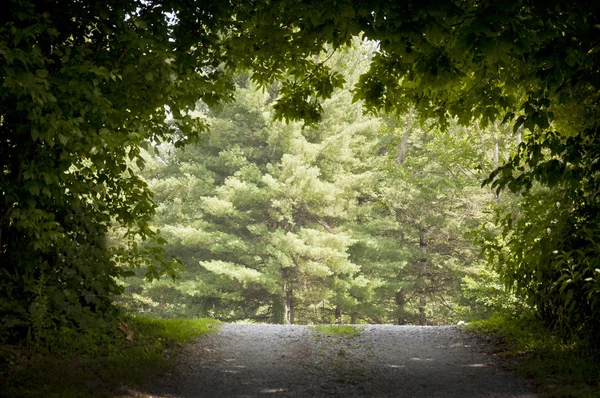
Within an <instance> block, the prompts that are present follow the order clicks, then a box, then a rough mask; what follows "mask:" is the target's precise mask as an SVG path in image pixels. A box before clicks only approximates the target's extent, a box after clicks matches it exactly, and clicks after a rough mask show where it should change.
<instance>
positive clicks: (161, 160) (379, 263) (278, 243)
mask: <svg viewBox="0 0 600 398" xmlns="http://www.w3.org/2000/svg"><path fill="white" fill-rule="evenodd" d="M370 51H372V49H370V48H369V46H368V45H365V44H363V43H356V47H354V48H352V49H351V50H348V51H339V52H338V53H336V54H334V55H333V56H332V57H330V58H329V60H328V62H331V63H332V64H333V65H335V66H336V67H337V68H340V69H341V68H348V69H347V70H345V71H341V72H340V73H342V72H343V76H344V78H345V80H346V81H347V85H346V86H345V87H344V88H342V89H337V90H335V91H334V93H333V94H332V98H331V99H330V100H327V101H324V102H323V113H322V120H321V123H320V126H319V128H318V129H315V128H311V127H306V126H305V127H304V128H301V127H300V125H299V124H288V125H284V124H282V123H280V122H277V121H273V120H272V119H271V118H270V116H271V109H270V106H269V105H270V103H271V101H272V93H271V92H269V90H268V91H267V92H262V93H261V92H260V91H257V90H256V89H255V87H254V86H253V84H252V83H251V79H250V78H249V76H248V75H241V76H239V77H238V78H236V83H237V84H238V85H239V88H238V93H237V94H238V95H237V98H236V100H235V101H234V102H232V103H230V104H228V105H226V106H222V107H213V108H209V109H206V110H204V112H205V113H206V115H207V120H209V122H210V123H211V130H210V132H207V133H204V134H202V139H203V142H204V144H203V145H202V146H188V147H186V148H185V149H183V150H180V149H176V148H172V147H171V146H168V145H163V146H161V147H160V148H159V153H158V154H156V153H154V154H150V153H149V154H147V157H146V168H145V169H144V170H143V171H141V175H142V176H143V177H144V178H145V179H146V181H147V182H148V184H149V186H150V187H151V189H152V190H153V191H154V192H155V199H156V203H157V214H156V217H155V219H154V226H155V227H157V228H159V229H160V231H161V233H162V235H163V236H164V237H165V238H166V239H167V240H168V241H169V242H170V243H169V244H168V245H167V246H166V249H167V251H168V253H169V254H172V255H175V256H177V257H179V258H180V259H181V260H182V263H183V264H184V265H185V267H186V269H185V270H184V271H182V272H181V278H180V279H179V280H175V281H171V280H160V281H154V282H152V283H150V284H146V283H143V282H142V281H140V280H129V281H126V282H124V284H125V286H126V294H125V295H124V296H123V297H122V298H121V299H120V300H119V302H120V303H121V304H122V305H123V306H125V307H126V308H127V309H128V310H130V311H134V312H136V313H142V314H148V315H152V316H160V317H174V316H175V317H177V316H214V317H217V318H218V319H221V320H224V321H236V320H241V319H243V320H250V321H254V322H256V321H259V322H260V321H262V322H265V321H269V322H282V321H283V320H284V312H285V306H286V305H288V307H289V305H290V304H293V306H294V310H295V321H296V322H300V323H333V322H340V321H350V322H351V323H358V322H375V323H391V322H394V323H396V322H407V323H416V322H418V321H419V320H418V316H416V313H417V312H418V310H419V309H418V306H419V303H418V302H419V295H420V290H419V289H420V288H419V278H420V277H421V276H420V274H419V272H420V271H419V264H420V263H419V261H420V259H421V258H422V254H421V252H420V248H419V244H420V243H419V242H420V235H419V234H420V231H421V227H424V228H425V229H426V230H427V235H428V238H427V243H428V252H427V258H428V259H429V261H430V262H431V266H430V267H429V269H428V270H427V272H426V273H425V275H423V278H425V279H426V280H427V289H426V294H427V297H428V305H427V308H426V311H427V315H428V317H429V320H430V322H431V323H433V324H444V323H448V322H450V323H453V322H455V321H456V320H458V319H459V318H460V319H462V318H463V317H464V313H465V312H466V311H469V310H475V311H477V309H476V307H475V306H472V308H471V309H469V308H467V307H466V305H467V304H468V303H466V302H465V300H461V299H460V298H461V285H460V283H461V282H460V281H461V278H462V277H463V276H464V275H467V274H472V273H473V272H474V269H476V268H477V267H479V266H481V264H479V263H477V259H476V255H477V250H476V248H475V247H474V246H473V244H472V242H471V239H470V238H469V237H468V236H466V234H465V232H466V231H467V230H468V229H470V228H473V227H474V226H475V225H477V224H478V223H480V221H481V219H483V218H484V217H485V216H484V215H483V208H485V207H486V206H487V205H486V204H485V203H487V202H488V201H490V200H492V199H493V195H491V194H490V193H489V192H488V191H487V190H482V189H481V188H480V187H479V184H480V178H481V175H483V171H482V170H481V169H482V168H483V167H488V169H491V168H492V166H489V165H488V166H485V162H487V158H486V156H485V155H484V152H486V151H489V150H490V142H489V141H491V140H488V142H487V143H486V144H485V145H484V143H482V142H481V141H482V140H483V141H485V140H484V138H483V137H478V136H476V135H477V134H487V131H485V132H481V131H479V133H477V131H476V129H474V128H472V129H470V132H464V133H463V134H464V135H463V136H462V137H460V138H457V137H458V136H459V135H458V133H459V132H461V131H460V130H461V127H460V126H458V125H456V123H454V124H453V125H452V126H451V127H450V128H449V131H446V132H444V131H439V129H437V128H436V127H435V125H434V124H431V125H429V126H427V127H425V128H420V127H419V125H418V123H417V121H416V117H415V116H414V115H408V116H407V117H406V118H404V119H399V120H396V117H394V116H390V117H389V118H387V119H386V118H384V117H374V116H370V117H365V116H364V115H362V112H361V109H360V104H354V105H351V104H350V101H349V98H350V97H351V93H350V87H352V83H353V81H354V80H355V79H356V78H357V76H358V74H359V73H360V70H361V68H363V69H364V65H365V61H364V60H365V59H368V55H369V52H370ZM275 89H276V86H275V87H271V89H270V90H275ZM387 125H389V126H387ZM406 137H409V138H407V139H406V140H405V138H406ZM502 138H505V137H502ZM506 141H507V142H506V143H505V144H504V145H502V146H501V150H502V151H508V150H510V148H511V142H512V140H510V137H507V138H506ZM401 142H404V144H402V145H404V147H403V148H404V149H403V151H404V153H403V156H404V158H405V159H404V160H403V162H402V165H401V167H399V166H398V163H397V155H398V153H399V146H400V143H401ZM424 204H428V205H426V206H425V205H424ZM288 287H290V288H291V289H292V290H293V294H292V295H291V297H290V296H287V295H286V294H284V289H287V288H288ZM399 291H402V292H403V294H404V295H405V304H406V307H405V308H404V310H405V311H404V312H405V313H404V314H403V315H402V316H400V314H399V310H398V307H399V305H398V303H397V294H398V292H399ZM286 300H289V302H288V303H286ZM470 300H471V301H473V300H475V299H474V298H470ZM400 318H403V319H402V320H401V321H399V319H400ZM288 321H289V319H288Z"/></svg>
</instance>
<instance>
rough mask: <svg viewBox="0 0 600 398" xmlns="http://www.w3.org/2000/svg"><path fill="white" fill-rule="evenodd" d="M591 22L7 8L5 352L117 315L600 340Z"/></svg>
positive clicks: (583, 12)
mask: <svg viewBox="0 0 600 398" xmlns="http://www.w3.org/2000/svg"><path fill="white" fill-rule="evenodd" d="M599 7H600V4H596V3H595V2H585V3H581V4H575V3H574V2H567V1H564V0H554V1H546V2H536V1H525V0H514V1H504V2H502V4H499V3H498V2H496V1H479V2H470V1H457V0H438V1H433V2H421V1H404V2H385V1H384V2H381V1H375V2H355V1H349V0H348V1H327V0H325V1H321V2H318V3H317V2H302V1H295V0H282V1H260V0H259V1H253V2H222V1H207V2H187V1H180V0H166V1H160V2H158V1H143V0H140V1H138V0H118V1H114V2H110V4H105V3H103V2H95V3H94V2H84V1H79V0H71V1H57V0H47V1H28V0H10V1H8V3H7V5H6V12H5V13H3V14H2V16H0V21H1V23H0V76H1V77H2V90H1V91H0V167H1V170H2V172H1V173H0V264H1V269H0V314H1V315H2V316H1V320H0V326H1V327H0V341H2V342H7V341H22V340H25V339H26V340H28V341H30V342H33V341H42V340H44V339H45V338H49V337H48V336H50V335H51V334H52V333H53V332H54V331H56V330H70V331H82V330H105V329H107V328H108V329H111V328H112V329H115V328H116V327H117V326H118V325H119V320H120V316H121V314H122V313H123V311H126V312H127V311H129V312H134V313H146V314H151V315H153V316H159V317H201V316H210V317H215V318H218V319H221V320H226V321H236V320H252V321H256V322H275V323H332V322H344V323H349V322H352V323H355V322H366V323H399V324H404V323H412V324H427V323H433V324H444V323H448V322H455V321H457V320H462V319H471V318H477V317H485V316H487V315H489V314H490V313H491V312H492V311H508V312H511V313H512V314H513V315H521V314H524V313H532V314H534V315H535V316H537V317H538V318H540V319H542V320H543V321H544V322H546V324H547V325H548V326H550V327H552V328H555V329H559V330H563V331H565V332H566V333H570V334H572V335H577V336H587V337H594V336H595V337H597V336H598V335H600V264H599V259H600V253H599V251H600V245H599V244H598V240H599V239H600V224H599V221H600V218H599V216H598V214H599V212H598V210H599V207H600V202H599V196H598V193H599V192H600V179H599V176H600V174H599V170H598V167H599V157H600V150H599V148H600V145H598V140H599V133H598V131H599V123H600V116H599V111H600V108H599V105H598V104H599V98H598V96H599V93H600V90H599V86H600V71H599V70H598V66H597V65H598V64H599V62H598V57H599V55H598V50H599V45H600V40H598V37H599V35H598V32H599V28H598V26H599V23H600V21H599V20H598V18H599V15H600V14H599V13H598V11H599V10H598V8H599Z"/></svg>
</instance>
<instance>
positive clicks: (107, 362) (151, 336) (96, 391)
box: [0, 317, 219, 398]
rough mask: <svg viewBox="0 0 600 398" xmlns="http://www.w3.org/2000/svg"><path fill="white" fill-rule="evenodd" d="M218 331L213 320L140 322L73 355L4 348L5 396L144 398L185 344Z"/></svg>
mask: <svg viewBox="0 0 600 398" xmlns="http://www.w3.org/2000/svg"><path fill="white" fill-rule="evenodd" d="M218 325H219V322H218V321H215V320H212V319H154V318H143V317H136V318H131V319H129V320H128V321H127V322H126V323H123V324H122V325H121V329H120V330H118V331H117V332H116V333H115V335H114V336H111V337H110V338H104V339H101V340H96V341H91V342H90V341H88V342H87V343H78V344H73V345H72V347H71V349H66V348H65V346H64V344H63V345H61V344H57V345H56V347H50V350H48V349H44V348H37V349H34V348H28V347H22V346H8V345H3V346H0V396H7V397H65V398H69V397H92V398H94V397H98V398H104V397H131V396H138V397H141V396H144V394H143V393H142V392H140V391H143V385H144V384H145V383H147V382H148V380H150V378H151V377H152V375H155V374H156V373H157V372H159V371H164V370H167V369H169V368H170V367H171V366H173V365H174V355H175V353H176V352H177V351H178V350H179V349H180V348H181V347H182V346H183V344H185V343H188V342H191V341H193V340H194V339H196V338H197V337H198V336H200V335H202V334H205V333H208V332H211V331H215V330H217V328H218ZM90 336H92V335H90ZM93 337H94V338H96V339H97V337H98V336H93ZM83 340H85V336H84V338H83ZM57 341H60V339H58V340H57ZM75 342H77V340H72V343H75Z"/></svg>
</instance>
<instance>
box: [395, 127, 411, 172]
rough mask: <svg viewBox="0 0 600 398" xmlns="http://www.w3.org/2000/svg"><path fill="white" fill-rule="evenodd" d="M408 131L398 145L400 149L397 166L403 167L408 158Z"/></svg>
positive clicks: (397, 155) (397, 154)
mask: <svg viewBox="0 0 600 398" xmlns="http://www.w3.org/2000/svg"><path fill="white" fill-rule="evenodd" d="M408 134H409V133H408V131H407V132H406V133H404V135H403V136H402V139H401V140H400V145H398V151H397V152H396V166H397V167H401V166H402V163H404V159H406V150H407V149H408Z"/></svg>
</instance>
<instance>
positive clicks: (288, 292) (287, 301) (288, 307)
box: [283, 281, 294, 325]
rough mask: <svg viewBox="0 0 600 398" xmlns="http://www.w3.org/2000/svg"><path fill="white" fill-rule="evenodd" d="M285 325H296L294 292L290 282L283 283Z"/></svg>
mask: <svg viewBox="0 0 600 398" xmlns="http://www.w3.org/2000/svg"><path fill="white" fill-rule="evenodd" d="M283 295H284V312H285V320H284V321H285V323H286V324H289V325H293V324H294V291H293V289H292V286H291V285H290V283H289V282H288V281H284V282H283Z"/></svg>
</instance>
